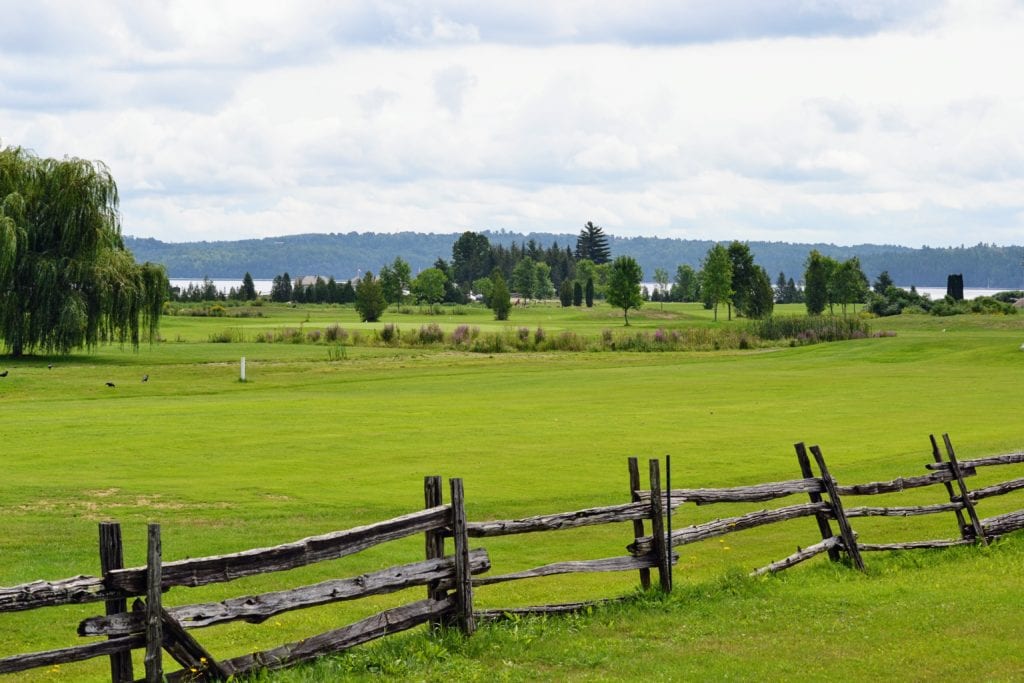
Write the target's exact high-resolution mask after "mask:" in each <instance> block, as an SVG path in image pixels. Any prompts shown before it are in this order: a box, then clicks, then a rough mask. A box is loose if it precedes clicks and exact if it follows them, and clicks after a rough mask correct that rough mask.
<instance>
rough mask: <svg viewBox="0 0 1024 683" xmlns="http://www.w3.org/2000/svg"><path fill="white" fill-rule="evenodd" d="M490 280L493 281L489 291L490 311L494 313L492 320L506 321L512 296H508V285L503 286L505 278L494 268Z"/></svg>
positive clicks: (510, 308) (510, 307)
mask: <svg viewBox="0 0 1024 683" xmlns="http://www.w3.org/2000/svg"><path fill="white" fill-rule="evenodd" d="M491 279H492V280H493V281H494V287H493V289H492V290H491V310H492V311H494V318H495V319H496V320H508V314H509V311H511V310H512V296H511V295H510V294H509V291H508V285H507V284H505V277H504V276H503V275H502V274H501V270H499V269H497V268H496V269H495V270H494V274H493V275H492V276H491Z"/></svg>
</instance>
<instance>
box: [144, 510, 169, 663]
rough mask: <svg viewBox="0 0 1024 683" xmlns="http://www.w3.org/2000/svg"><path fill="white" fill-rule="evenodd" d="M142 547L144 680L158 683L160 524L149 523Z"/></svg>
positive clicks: (160, 658) (160, 653) (161, 640)
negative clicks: (144, 615) (143, 555)
mask: <svg viewBox="0 0 1024 683" xmlns="http://www.w3.org/2000/svg"><path fill="white" fill-rule="evenodd" d="M147 539H148V542H147V549H146V656H145V658H144V661H145V663H146V683H160V682H161V681H163V679H164V667H163V645H164V637H163V618H162V617H163V615H162V614H161V592H160V584H161V580H162V578H163V558H162V554H163V549H162V548H161V544H160V525H159V524H150V525H149V530H148V534H147Z"/></svg>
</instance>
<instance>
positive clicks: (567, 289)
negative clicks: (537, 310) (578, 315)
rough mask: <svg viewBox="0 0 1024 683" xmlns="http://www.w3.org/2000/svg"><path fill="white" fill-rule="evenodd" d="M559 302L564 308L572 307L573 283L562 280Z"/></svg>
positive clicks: (559, 289)
mask: <svg viewBox="0 0 1024 683" xmlns="http://www.w3.org/2000/svg"><path fill="white" fill-rule="evenodd" d="M558 300H559V302H560V303H561V304H562V308H568V307H569V306H572V283H571V282H569V281H568V280H562V286H561V287H559V288H558Z"/></svg>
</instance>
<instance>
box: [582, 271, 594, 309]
mask: <svg viewBox="0 0 1024 683" xmlns="http://www.w3.org/2000/svg"><path fill="white" fill-rule="evenodd" d="M584 292H585V294H584V297H585V298H586V300H587V308H593V307H594V278H592V277H588V278H587V286H586V287H585V288H584Z"/></svg>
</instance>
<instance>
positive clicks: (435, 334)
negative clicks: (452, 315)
mask: <svg viewBox="0 0 1024 683" xmlns="http://www.w3.org/2000/svg"><path fill="white" fill-rule="evenodd" d="M443 341H444V330H442V329H441V326H440V325H438V324H437V323H430V324H429V325H421V326H420V334H419V343H420V344H439V343H440V342H443Z"/></svg>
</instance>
